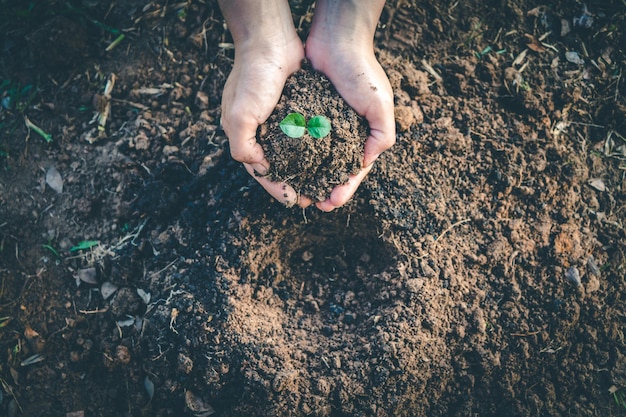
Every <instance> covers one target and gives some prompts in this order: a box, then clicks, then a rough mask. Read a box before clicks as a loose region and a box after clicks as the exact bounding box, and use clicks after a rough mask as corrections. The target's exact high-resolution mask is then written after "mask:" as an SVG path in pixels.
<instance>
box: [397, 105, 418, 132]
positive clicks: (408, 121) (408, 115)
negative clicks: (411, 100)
mask: <svg viewBox="0 0 626 417" xmlns="http://www.w3.org/2000/svg"><path fill="white" fill-rule="evenodd" d="M395 117H396V125H397V126H398V130H399V131H400V132H406V131H407V130H409V129H410V128H411V126H413V124H414V123H415V116H414V115H413V109H412V108H411V107H409V106H396V108H395Z"/></svg>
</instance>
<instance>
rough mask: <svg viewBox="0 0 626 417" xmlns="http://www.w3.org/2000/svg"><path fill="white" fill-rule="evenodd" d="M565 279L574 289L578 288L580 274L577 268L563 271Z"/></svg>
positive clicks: (573, 267)
mask: <svg viewBox="0 0 626 417" xmlns="http://www.w3.org/2000/svg"><path fill="white" fill-rule="evenodd" d="M565 278H566V279H567V280H568V281H569V282H571V283H572V284H574V285H575V286H576V287H578V286H580V272H578V268H576V267H575V266H571V267H569V268H567V270H566V271H565Z"/></svg>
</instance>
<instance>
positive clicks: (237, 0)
mask: <svg viewBox="0 0 626 417" xmlns="http://www.w3.org/2000/svg"><path fill="white" fill-rule="evenodd" d="M219 5H220V8H221V10H222V14H223V15H224V18H225V19H226V23H227V25H228V29H229V30H230V32H231V34H232V36H233V41H234V43H235V49H246V50H253V49H271V48H281V47H286V46H287V45H289V44H291V43H292V42H294V41H295V40H297V39H299V38H298V35H297V33H296V30H295V27H294V24H293V20H292V16H291V10H290V9H289V4H288V2H287V0H219Z"/></svg>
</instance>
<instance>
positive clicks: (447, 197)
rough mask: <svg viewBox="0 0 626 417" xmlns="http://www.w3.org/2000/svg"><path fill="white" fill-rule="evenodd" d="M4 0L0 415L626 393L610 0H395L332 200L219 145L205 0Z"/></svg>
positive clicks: (455, 407)
mask: <svg viewBox="0 0 626 417" xmlns="http://www.w3.org/2000/svg"><path fill="white" fill-rule="evenodd" d="M5 3H6V4H5ZM294 3H297V5H295V6H297V7H295V8H294V10H297V11H298V13H299V14H297V15H295V16H294V18H295V21H296V26H297V27H298V30H299V31H300V33H301V35H302V36H303V37H305V34H306V32H307V30H308V26H309V24H310V19H311V12H312V7H313V6H312V5H311V4H309V2H294ZM1 7H2V9H3V12H2V13H0V28H1V29H2V30H0V45H3V47H2V49H0V79H1V81H0V167H1V169H0V284H1V285H0V345H1V346H2V349H0V383H1V384H0V389H1V391H0V392H1V394H2V395H1V396H0V414H2V415H8V416H19V415H24V416H66V417H67V416H82V415H85V416H90V415H102V416H122V415H123V416H129V415H133V416H140V415H158V416H179V415H195V416H207V415H212V414H213V415H219V416H240V415H249V416H280V417H285V416H305V415H316V416H377V417H385V416H414V415H432V416H466V415H482V416H497V415H513V416H527V415H547V416H560V415H573V416H607V415H621V414H623V413H624V405H625V404H626V377H625V375H626V360H625V359H624V358H625V356H624V353H623V345H624V340H623V339H624V338H623V331H622V329H623V327H624V325H625V324H626V322H625V321H626V319H625V317H624V314H623V311H624V308H625V306H624V296H623V294H624V293H625V291H626V281H625V278H624V273H623V270H624V262H625V259H626V257H625V254H626V248H625V245H624V242H625V241H626V236H625V234H624V227H623V213H624V210H625V204H626V203H625V202H626V195H625V190H626V183H625V182H624V175H623V165H624V159H625V158H626V152H625V149H626V147H625V145H624V140H623V138H624V137H626V131H625V125H624V120H626V117H624V116H625V109H626V103H625V102H624V97H626V94H625V92H624V89H625V84H624V83H625V80H626V78H625V77H622V76H621V75H620V74H622V73H623V70H624V68H625V67H626V58H625V56H624V51H623V50H622V49H621V47H620V45H623V44H624V42H623V40H624V33H623V28H624V20H625V19H626V9H624V6H623V4H622V3H619V2H592V3H587V4H586V7H583V6H582V5H579V4H574V3H572V2H564V1H560V2H556V3H553V4H552V5H551V6H550V7H547V6H540V7H537V6H536V4H530V3H529V2H526V1H522V2H516V3H515V4H513V3H511V2H504V3H502V2H479V1H469V2H458V3H453V4H450V3H448V2H442V1H435V2H430V3H419V4H416V3H414V2H402V1H397V2H395V1H389V2H387V4H386V6H385V9H384V11H383V15H382V18H381V21H380V25H379V30H378V32H377V35H376V46H377V50H376V53H377V56H378V57H379V60H380V62H381V64H382V66H383V67H384V69H385V70H386V72H387V74H388V76H389V79H390V81H391V84H392V86H393V89H394V95H395V104H396V119H397V120H396V122H397V127H398V135H397V144H396V145H395V146H394V148H392V150H390V151H388V152H385V153H383V154H382V155H381V157H380V158H379V160H378V161H377V163H376V164H375V165H374V168H373V169H372V171H371V173H370V174H369V176H368V177H367V179H366V180H365V181H364V182H363V184H362V185H361V187H360V188H359V190H358V191H357V194H356V195H355V197H354V198H353V200H352V201H351V202H350V203H349V204H348V205H347V206H346V207H344V208H342V209H340V210H336V211H334V212H332V213H321V212H319V211H318V210H316V209H307V210H300V209H294V208H292V209H287V208H285V207H283V206H281V205H280V203H277V202H275V201H273V200H272V199H271V197H269V196H268V195H267V194H266V193H265V192H264V191H263V190H262V188H261V187H260V186H259V185H258V184H257V183H256V181H255V180H254V179H253V178H252V177H250V176H249V175H248V174H247V172H246V171H245V169H244V168H243V167H241V165H240V164H238V163H236V162H234V161H233V160H232V159H231V158H230V157H229V149H228V142H227V139H226V137H225V135H224V132H223V131H222V130H221V129H220V127H219V120H220V108H219V104H220V98H221V92H222V89H223V86H224V83H225V80H226V77H227V75H228V73H229V71H230V69H231V68H232V60H233V51H232V42H231V39H230V37H229V34H228V32H227V31H226V29H225V27H224V22H223V19H222V17H221V15H220V12H219V10H218V9H217V6H216V5H215V4H214V3H213V2H202V1H195V0H194V1H191V2H185V3H172V2H164V1H161V2H159V1H157V2H149V3H148V2H146V3H145V4H141V5H137V4H135V3H133V2H128V1H118V2H115V4H106V5H103V4H99V3H98V2H80V5H73V4H70V3H67V2H53V1H50V2H40V3H37V2H35V3H33V4H31V5H30V6H28V7H25V6H24V7H23V6H21V5H14V4H8V3H7V2H4V3H3V4H2V6H1ZM66 20H69V21H71V22H72V24H71V25H69V24H68V25H67V26H66V27H64V28H63V30H62V29H61V28H58V27H55V25H57V26H58V25H59V23H58V22H63V21H66ZM581 22H582V23H584V24H582V23H581ZM72 27H73V28H75V30H74V31H73V33H77V34H85V35H84V37H85V39H75V40H72V39H66V36H67V35H68V34H67V30H66V29H67V28H72ZM79 28H80V29H79ZM46 31H48V32H49V33H48V35H47V34H46ZM120 35H124V36H120ZM81 38H83V35H81ZM32 40H38V45H37V46H41V47H46V48H48V47H49V49H50V51H51V52H53V50H52V49H53V48H52V46H54V47H59V46H63V42H66V41H67V42H69V43H68V45H69V46H72V45H73V46H72V48H73V49H72V51H68V54H70V55H71V57H72V62H73V64H71V65H68V66H64V65H57V64H58V63H57V62H54V65H50V66H46V65H45V62H42V61H41V60H39V59H36V57H34V56H33V55H32V54H31V49H29V48H30V47H32V45H30V46H29V42H31V41H32ZM48 41H51V43H47V42H48ZM68 56H69V55H68ZM51 64H53V63H52V62H51ZM112 80H115V83H114V85H111V84H112ZM107 85H108V86H109V87H108V90H109V91H105V90H106V89H107ZM94 97H96V98H97V100H96V101H97V102H98V103H99V105H98V106H95V105H94ZM306 100H308V99H306ZM300 101H301V100H300ZM107 108H108V109H110V112H109V113H108V115H107V118H106V120H105V121H104V122H103V121H102V112H103V110H104V109H107ZM287 108H288V106H285V108H284V109H283V108H282V107H281V108H280V109H282V110H280V109H279V110H280V111H284V112H287V111H291V110H287ZM293 108H294V109H295V110H297V111H300V109H299V108H297V107H293ZM302 111H303V112H304V111H305V109H302ZM281 117H283V116H282V114H281V115H277V116H276V120H278V119H279V118H281ZM99 118H100V122H99V121H98V119H99ZM99 123H100V127H99V126H98V125H99ZM358 136H359V138H362V135H361V134H359V135H358ZM270 153H271V151H270V150H269V149H268V154H270ZM355 155H356V154H355ZM352 159H354V158H352ZM352 159H351V160H352ZM354 160H359V158H356V159H354ZM276 165H278V164H276ZM350 170H351V168H349V167H348V168H346V170H345V172H350ZM345 172H344V173H345ZM342 175H343V174H342ZM333 181H335V180H331V182H333ZM60 185H62V190H61V187H60ZM303 186H304V185H303ZM309 192H310V193H311V194H313V195H317V192H314V191H303V193H309Z"/></svg>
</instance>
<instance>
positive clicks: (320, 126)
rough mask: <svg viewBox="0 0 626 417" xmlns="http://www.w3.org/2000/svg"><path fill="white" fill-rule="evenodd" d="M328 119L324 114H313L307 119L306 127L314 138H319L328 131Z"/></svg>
mask: <svg viewBox="0 0 626 417" xmlns="http://www.w3.org/2000/svg"><path fill="white" fill-rule="evenodd" d="M330 128H331V127H330V120H328V119H327V118H326V117H324V116H314V117H312V118H311V120H309V123H308V125H307V129H308V131H309V134H310V135H311V136H313V137H314V138H317V139H320V138H323V137H324V136H326V135H328V133H329V132H330Z"/></svg>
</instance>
